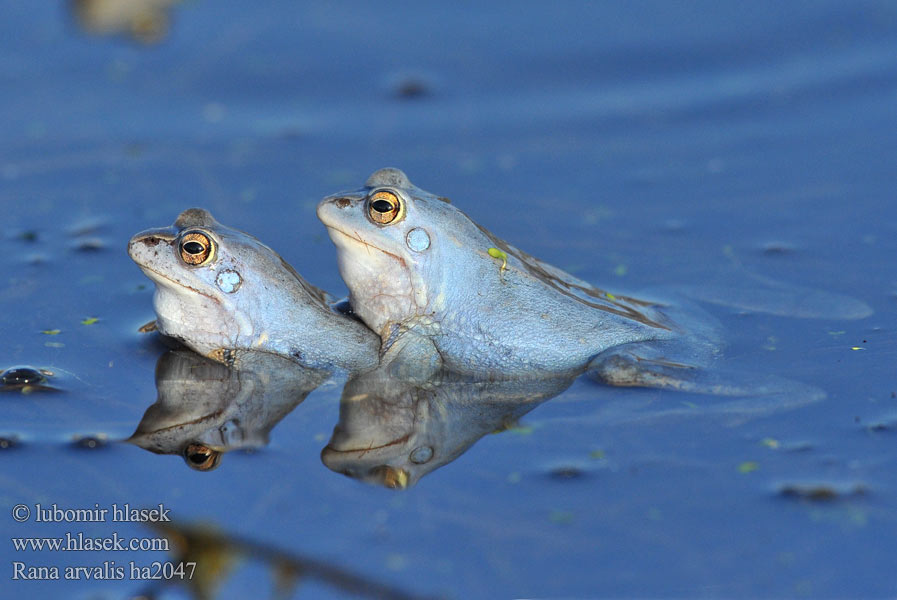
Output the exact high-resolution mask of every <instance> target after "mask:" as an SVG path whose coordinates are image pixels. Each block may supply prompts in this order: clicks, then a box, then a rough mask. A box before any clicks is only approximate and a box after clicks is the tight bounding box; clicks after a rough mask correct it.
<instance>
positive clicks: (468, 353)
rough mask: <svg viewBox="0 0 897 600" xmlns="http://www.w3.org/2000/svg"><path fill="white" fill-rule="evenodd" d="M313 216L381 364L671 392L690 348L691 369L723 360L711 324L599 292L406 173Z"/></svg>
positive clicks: (381, 177)
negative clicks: (590, 378)
mask: <svg viewBox="0 0 897 600" xmlns="http://www.w3.org/2000/svg"><path fill="white" fill-rule="evenodd" d="M317 215H318V218H319V219H320V220H321V222H322V223H323V224H324V226H325V227H326V228H327V231H328V233H329V235H330V238H331V240H332V241H333V243H334V245H335V246H336V250H337V262H338V266H339V271H340V274H341V276H342V278H343V280H344V281H345V283H346V285H347V287H348V289H349V301H350V304H351V306H352V310H353V311H354V312H355V314H357V315H358V317H359V318H360V319H361V320H362V321H364V322H365V323H366V324H367V325H368V327H370V328H371V329H372V330H373V331H375V332H376V333H377V334H378V335H379V336H380V339H381V356H382V357H383V358H382V359H381V360H388V359H389V357H390V356H392V358H393V359H396V358H401V364H415V362H416V363H418V364H427V365H428V369H430V371H436V370H438V369H448V370H451V371H454V372H458V373H465V374H470V375H477V376H491V377H494V378H515V377H549V376H550V377H554V376H560V375H564V374H576V373H581V372H583V371H586V370H588V371H589V372H590V373H592V374H593V375H594V376H595V377H597V378H600V379H601V380H603V381H605V382H607V383H612V384H614V385H639V386H642V385H647V386H652V387H655V386H658V387H663V386H671V387H675V386H676V385H679V382H681V381H682V380H683V379H685V377H683V376H682V374H684V373H687V372H688V371H689V370H690V369H691V367H692V365H691V364H687V363H683V362H682V361H681V357H682V350H686V352H685V355H686V358H691V359H694V360H695V361H703V360H705V359H706V358H707V357H709V356H711V355H713V354H715V353H716V351H717V350H718V344H717V339H718V328H717V327H716V325H715V323H714V322H713V320H712V319H709V320H707V321H706V323H707V325H706V326H698V325H695V321H694V320H693V319H690V318H687V317H688V315H689V314H694V313H696V312H698V310H697V309H685V308H683V307H682V306H676V305H673V304H671V303H670V302H667V301H665V300H664V299H662V298H653V297H637V296H635V295H627V294H623V293H611V292H609V291H606V290H603V289H601V288H598V287H596V286H593V285H592V284H590V283H587V282H585V281H583V280H581V279H579V278H577V277H575V276H573V275H571V274H570V273H567V272H565V271H563V270H562V269H560V268H558V267H555V266H553V265H550V264H548V263H546V262H543V261H541V260H539V259H538V258H535V257H533V256H531V255H529V254H527V253H525V252H523V251H522V250H520V249H518V248H517V247H515V246H513V245H511V244H510V243H508V242H506V241H504V240H502V239H500V238H499V237H497V236H496V235H494V234H492V233H491V232H490V231H488V230H487V229H486V228H485V227H483V226H481V225H479V224H478V223H476V222H474V221H473V220H472V219H471V218H470V217H468V216H467V215H466V214H465V213H464V212H462V211H461V210H460V209H459V208H457V206H455V204H453V203H452V202H451V201H449V200H447V199H446V198H443V197H440V196H437V195H435V194H433V193H430V192H427V191H425V190H423V189H421V188H419V187H417V186H415V185H413V184H412V183H411V181H410V180H409V179H408V176H407V175H406V174H405V173H404V172H402V171H401V170H399V169H396V168H384V169H380V170H378V171H376V172H374V173H373V174H372V175H371V176H370V177H369V178H368V180H367V181H366V183H365V184H364V186H363V187H362V188H360V189H357V190H354V191H348V192H341V193H338V194H333V195H330V196H327V197H325V198H324V199H323V200H321V202H320V203H319V204H318V207H317ZM677 316H680V317H686V318H683V319H682V320H680V319H678V318H677ZM699 320H700V319H699ZM684 339H687V340H688V343H687V344H686V345H685V346H683V345H682V344H680V342H681V341H682V340H684ZM673 355H675V356H676V360H672V359H671V358H670V356H673ZM649 364H652V365H656V367H657V368H656V370H653V371H651V372H648V371H647V370H646V367H647V366H648V365H649Z"/></svg>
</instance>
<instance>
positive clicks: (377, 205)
mask: <svg viewBox="0 0 897 600" xmlns="http://www.w3.org/2000/svg"><path fill="white" fill-rule="evenodd" d="M401 207H402V204H401V202H399V197H398V196H396V195H395V194H393V193H392V192H387V191H383V190H381V191H379V192H374V193H373V194H372V195H371V197H370V198H369V199H368V215H370V217H371V220H372V221H374V222H375V223H382V224H383V225H387V224H389V223H392V222H393V221H395V220H396V218H397V217H398V216H399V212H400V211H401Z"/></svg>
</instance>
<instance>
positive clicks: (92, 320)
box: [81, 317, 99, 325]
mask: <svg viewBox="0 0 897 600" xmlns="http://www.w3.org/2000/svg"><path fill="white" fill-rule="evenodd" d="M98 321H99V319H98V318H97V317H87V318H86V319H83V320H82V321H81V324H82V325H93V324H94V323H96V322H98Z"/></svg>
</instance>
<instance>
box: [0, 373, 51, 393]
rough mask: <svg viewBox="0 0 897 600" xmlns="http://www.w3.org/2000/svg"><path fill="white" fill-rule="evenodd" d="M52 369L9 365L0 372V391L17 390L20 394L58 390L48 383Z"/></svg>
mask: <svg viewBox="0 0 897 600" xmlns="http://www.w3.org/2000/svg"><path fill="white" fill-rule="evenodd" d="M51 377H53V371H51V370H49V369H36V368H34V367H29V366H19V367H10V368H9V369H6V370H5V371H3V372H2V373H0V392H13V391H18V392H21V393H22V394H31V393H33V392H56V391H59V390H58V389H57V388H54V387H52V386H51V385H50V378H51Z"/></svg>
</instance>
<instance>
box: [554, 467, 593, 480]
mask: <svg viewBox="0 0 897 600" xmlns="http://www.w3.org/2000/svg"><path fill="white" fill-rule="evenodd" d="M585 476H586V472H585V471H584V470H583V469H581V468H579V467H577V466H575V465H560V466H557V467H554V468H552V469H551V470H549V471H548V477H549V478H550V479H553V480H555V481H569V480H571V479H582V478H583V477H585Z"/></svg>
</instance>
